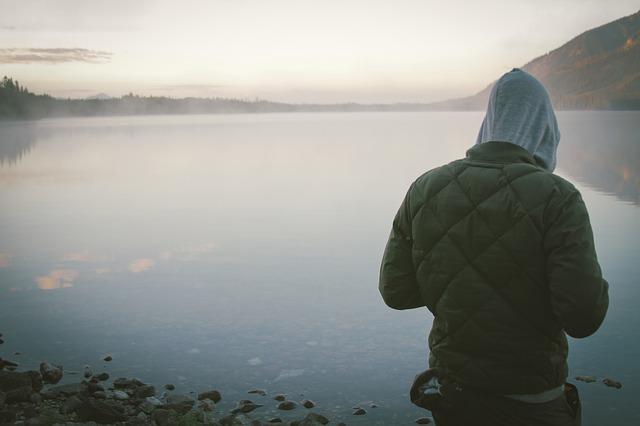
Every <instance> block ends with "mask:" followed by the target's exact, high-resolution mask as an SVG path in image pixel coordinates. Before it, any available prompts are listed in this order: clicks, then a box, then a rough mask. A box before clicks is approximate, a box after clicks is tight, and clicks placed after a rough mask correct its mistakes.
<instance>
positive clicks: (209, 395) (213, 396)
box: [198, 390, 222, 404]
mask: <svg viewBox="0 0 640 426" xmlns="http://www.w3.org/2000/svg"><path fill="white" fill-rule="evenodd" d="M198 399H199V400H200V401H202V400H203V399H210V400H212V401H213V402H215V403H216V404H217V403H218V402H220V400H221V399H222V395H220V392H218V391H217V390H210V391H207V392H202V393H199V394H198Z"/></svg>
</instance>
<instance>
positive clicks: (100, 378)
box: [93, 372, 109, 382]
mask: <svg viewBox="0 0 640 426" xmlns="http://www.w3.org/2000/svg"><path fill="white" fill-rule="evenodd" d="M93 378H94V379H96V380H98V381H101V382H104V381H105V380H109V373H104V372H102V373H100V374H96V375H95V376H93Z"/></svg>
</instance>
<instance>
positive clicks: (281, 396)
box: [273, 393, 287, 401]
mask: <svg viewBox="0 0 640 426" xmlns="http://www.w3.org/2000/svg"><path fill="white" fill-rule="evenodd" d="M273 399H275V400H276V401H284V400H285V399H287V396H286V395H284V394H282V393H279V394H277V395H276V396H274V397H273Z"/></svg>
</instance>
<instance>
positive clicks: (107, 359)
mask: <svg viewBox="0 0 640 426" xmlns="http://www.w3.org/2000/svg"><path fill="white" fill-rule="evenodd" d="M102 360H103V361H106V362H109V361H112V360H113V357H112V356H111V355H107V356H105V357H104V358H102Z"/></svg>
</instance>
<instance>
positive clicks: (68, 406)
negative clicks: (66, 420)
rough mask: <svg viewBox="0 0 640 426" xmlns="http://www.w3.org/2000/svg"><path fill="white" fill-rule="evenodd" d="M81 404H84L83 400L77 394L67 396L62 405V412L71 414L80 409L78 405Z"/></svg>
mask: <svg viewBox="0 0 640 426" xmlns="http://www.w3.org/2000/svg"><path fill="white" fill-rule="evenodd" d="M81 405H82V400H81V399H80V398H78V397H77V396H72V397H70V398H67V399H66V400H65V401H64V402H63V403H62V406H61V407H60V413H61V414H71V413H73V412H75V411H76V410H77V409H78V407H80V406H81Z"/></svg>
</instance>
